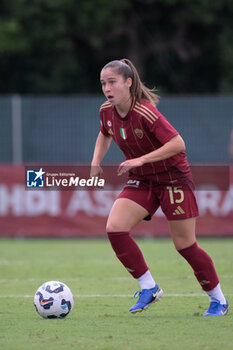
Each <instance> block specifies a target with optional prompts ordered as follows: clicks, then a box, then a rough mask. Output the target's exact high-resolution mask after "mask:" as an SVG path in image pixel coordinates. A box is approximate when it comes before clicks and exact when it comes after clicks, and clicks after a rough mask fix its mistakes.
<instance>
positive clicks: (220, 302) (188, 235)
mask: <svg viewBox="0 0 233 350" xmlns="http://www.w3.org/2000/svg"><path fill="white" fill-rule="evenodd" d="M195 221H196V219H195V218H188V219H183V220H170V221H168V224H169V228H170V232H171V236H172V239H173V242H174V245H175V247H176V249H177V251H178V252H179V253H180V255H181V256H183V257H184V258H185V259H186V261H187V262H188V263H189V265H190V266H191V267H192V269H193V271H194V275H195V276H196V278H197V280H198V282H199V283H200V285H201V287H202V289H203V290H204V291H205V292H206V293H207V294H208V295H209V298H210V308H209V309H208V310H207V311H206V313H205V314H204V315H205V316H221V315H224V314H226V313H227V311H228V308H229V306H228V302H227V301H226V299H225V297H224V295H223V293H222V290H221V287H220V283H219V279H218V275H217V272H216V270H215V267H214V263H213V261H212V259H211V257H210V256H209V255H208V254H207V253H206V252H205V251H204V250H203V249H202V248H200V247H199V245H198V244H197V241H196V236H195Z"/></svg>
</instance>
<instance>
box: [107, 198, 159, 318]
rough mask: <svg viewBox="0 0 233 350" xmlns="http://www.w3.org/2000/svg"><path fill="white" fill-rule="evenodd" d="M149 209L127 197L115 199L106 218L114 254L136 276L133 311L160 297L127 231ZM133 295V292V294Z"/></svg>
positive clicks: (140, 253) (147, 305) (147, 268)
mask: <svg viewBox="0 0 233 350" xmlns="http://www.w3.org/2000/svg"><path fill="white" fill-rule="evenodd" d="M148 215H149V211H148V210H147V209H145V208H144V207H143V206H141V205H140V204H138V203H136V202H134V201H133V200H131V199H128V198H119V199H117V200H116V201H115V203H114V205H113V207H112V209H111V212H110V214H109V218H108V221H107V234H108V238H109V240H110V243H111V245H112V248H113V250H114V251H115V254H116V256H117V258H118V259H119V260H120V261H121V263H122V264H123V265H124V266H125V268H126V269H127V270H128V271H129V272H130V273H131V275H132V276H133V277H134V278H135V279H137V281H138V283H139V284H140V287H141V289H142V291H141V292H139V293H138V295H139V300H138V302H137V303H136V304H135V305H134V306H133V307H132V308H131V309H130V312H132V313H136V312H140V311H142V310H145V309H147V308H148V307H149V305H150V304H151V303H153V302H155V301H157V300H159V299H160V298H161V297H162V294H163V292H162V290H161V289H160V288H159V286H158V285H157V284H156V283H155V281H154V279H153V277H152V275H151V273H150V270H149V267H148V266H147V264H146V262H145V259H144V257H143V254H142V252H141V250H140V248H139V246H138V245H137V244H136V242H135V241H134V239H133V238H132V237H131V236H130V234H129V232H130V231H131V230H132V229H133V228H134V227H135V226H136V225H137V224H138V223H139V222H140V221H142V220H143V219H144V218H145V217H147V216H148ZM135 297H136V295H135Z"/></svg>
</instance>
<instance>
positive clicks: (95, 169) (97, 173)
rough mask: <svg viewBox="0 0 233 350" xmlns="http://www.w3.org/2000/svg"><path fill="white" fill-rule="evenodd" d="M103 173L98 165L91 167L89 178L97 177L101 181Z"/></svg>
mask: <svg viewBox="0 0 233 350" xmlns="http://www.w3.org/2000/svg"><path fill="white" fill-rule="evenodd" d="M103 173H104V172H103V169H102V168H101V166H100V165H99V164H97V165H91V171H90V178H92V177H98V178H100V179H101V178H102V177H103Z"/></svg>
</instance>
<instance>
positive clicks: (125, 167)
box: [117, 157, 144, 176]
mask: <svg viewBox="0 0 233 350" xmlns="http://www.w3.org/2000/svg"><path fill="white" fill-rule="evenodd" d="M143 164H144V162H143V159H142V158H141V157H140V158H135V159H128V160H126V161H124V162H123V163H121V164H120V166H119V168H118V170H117V175H118V176H120V175H122V174H125V173H126V172H127V171H129V170H130V169H132V168H137V167H139V166H142V165H143Z"/></svg>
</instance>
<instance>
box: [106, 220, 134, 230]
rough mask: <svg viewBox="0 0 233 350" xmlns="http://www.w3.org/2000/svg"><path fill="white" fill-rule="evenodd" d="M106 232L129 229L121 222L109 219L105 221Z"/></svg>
mask: <svg viewBox="0 0 233 350" xmlns="http://www.w3.org/2000/svg"><path fill="white" fill-rule="evenodd" d="M106 231H107V232H125V231H130V230H129V228H128V227H125V225H123V224H122V223H121V222H114V221H110V222H107V226H106Z"/></svg>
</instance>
